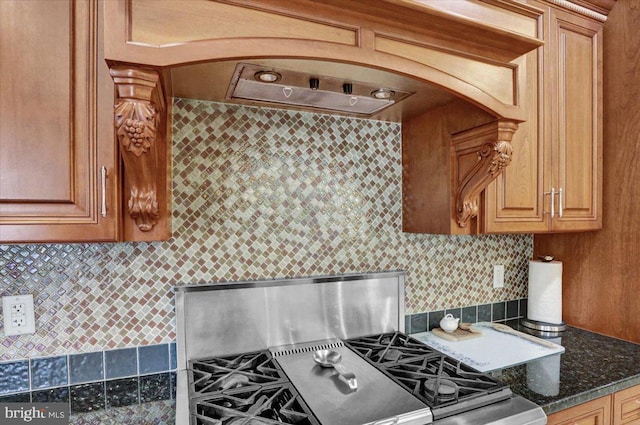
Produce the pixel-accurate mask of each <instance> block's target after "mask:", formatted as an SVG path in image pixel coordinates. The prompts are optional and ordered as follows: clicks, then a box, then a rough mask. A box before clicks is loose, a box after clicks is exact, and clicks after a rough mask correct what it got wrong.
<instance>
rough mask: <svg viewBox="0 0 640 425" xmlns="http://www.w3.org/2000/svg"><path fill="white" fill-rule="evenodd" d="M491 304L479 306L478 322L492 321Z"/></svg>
mask: <svg viewBox="0 0 640 425" xmlns="http://www.w3.org/2000/svg"><path fill="white" fill-rule="evenodd" d="M491 309H492V306H491V304H483V305H479V306H478V322H491V314H492V312H491Z"/></svg>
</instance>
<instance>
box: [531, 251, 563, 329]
mask: <svg viewBox="0 0 640 425" xmlns="http://www.w3.org/2000/svg"><path fill="white" fill-rule="evenodd" d="M527 318H528V319H530V320H537V321H539V322H547V323H552V324H555V325H559V324H561V323H562V262H560V261H551V262H543V261H537V260H533V261H529V299H528V302H527Z"/></svg>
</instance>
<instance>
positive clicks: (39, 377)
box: [0, 343, 177, 413]
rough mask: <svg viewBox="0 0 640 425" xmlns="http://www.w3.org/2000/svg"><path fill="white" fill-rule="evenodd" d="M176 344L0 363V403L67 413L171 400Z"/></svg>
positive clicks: (173, 388) (173, 390) (173, 389)
mask: <svg viewBox="0 0 640 425" xmlns="http://www.w3.org/2000/svg"><path fill="white" fill-rule="evenodd" d="M176 363H177V361H176V344H175V343H169V344H157V345H148V346H140V347H136V348H128V349H116V350H107V351H99V352H91V353H79V354H68V355H65V356H53V357H41V358H31V359H26V360H18V361H11V362H3V363H0V402H4V403H10V402H34V403H38V402H64V403H69V411H70V412H71V413H83V412H91V411H95V410H101V409H105V408H116V407H125V406H133V405H137V404H142V403H149V402H154V401H161V400H173V399H175V380H176V378H175V370H176V366H177V364H176Z"/></svg>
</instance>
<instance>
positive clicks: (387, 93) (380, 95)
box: [371, 89, 396, 100]
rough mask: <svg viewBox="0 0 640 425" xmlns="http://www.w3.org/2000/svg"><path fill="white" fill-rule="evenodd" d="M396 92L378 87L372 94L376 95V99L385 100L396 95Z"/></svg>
mask: <svg viewBox="0 0 640 425" xmlns="http://www.w3.org/2000/svg"><path fill="white" fill-rule="evenodd" d="M395 94H396V92H394V91H393V90H389V89H378V90H374V91H372V92H371V96H373V97H375V98H376V99H383V100H384V99H391V98H392V97H393V96H395Z"/></svg>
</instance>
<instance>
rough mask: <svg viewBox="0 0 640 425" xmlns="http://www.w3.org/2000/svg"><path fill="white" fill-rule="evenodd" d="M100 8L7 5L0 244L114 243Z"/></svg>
mask: <svg viewBox="0 0 640 425" xmlns="http://www.w3.org/2000/svg"><path fill="white" fill-rule="evenodd" d="M97 8H98V4H97V1H95V0H94V1H77V2H76V1H54V2H51V1H44V0H43V1H21V0H3V1H1V2H0V56H1V57H0V92H1V93H2V96H0V115H1V116H2V119H1V120H0V243H2V242H23V241H24V242H33V241H48V242H49V241H50V242H55V241H112V240H116V239H117V236H118V235H117V225H118V220H117V218H116V217H117V212H118V211H117V210H118V209H117V204H116V199H117V198H116V193H115V188H116V187H117V185H116V177H117V174H118V170H117V168H116V164H117V162H116V148H115V146H116V144H115V142H114V130H113V116H112V111H113V97H114V93H113V83H112V81H111V78H110V77H109V75H108V69H107V67H106V64H105V63H104V60H103V59H101V57H100V56H101V54H102V52H101V47H100V46H101V41H102V40H101V39H99V38H98V37H100V32H99V31H98V10H97Z"/></svg>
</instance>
